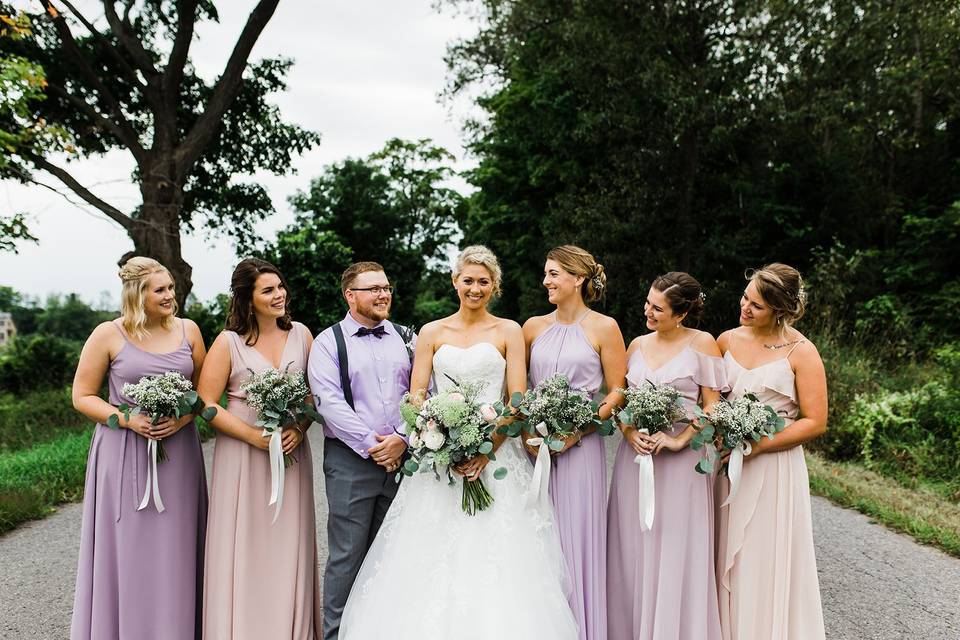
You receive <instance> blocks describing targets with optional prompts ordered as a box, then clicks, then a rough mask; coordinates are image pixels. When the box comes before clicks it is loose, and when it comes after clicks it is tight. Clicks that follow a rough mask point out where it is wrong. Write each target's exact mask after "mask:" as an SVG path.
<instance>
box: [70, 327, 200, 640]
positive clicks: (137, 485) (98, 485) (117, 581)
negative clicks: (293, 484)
mask: <svg viewBox="0 0 960 640" xmlns="http://www.w3.org/2000/svg"><path fill="white" fill-rule="evenodd" d="M118 329H119V327H118ZM124 339H125V340H126V336H124ZM168 371H179V372H180V373H181V374H183V376H184V377H185V378H187V379H189V378H190V377H191V376H192V375H193V355H192V351H191V348H190V343H189V342H188V341H187V339H186V336H184V339H183V342H182V343H181V344H180V346H179V347H177V349H175V350H174V351H171V352H169V353H151V352H148V351H143V350H142V349H139V348H137V347H136V346H134V345H133V344H131V343H130V342H129V341H127V342H126V343H125V344H124V346H123V348H122V349H121V350H120V353H118V354H117V356H116V358H114V359H113V362H111V363H110V370H109V384H110V403H111V404H113V405H115V406H116V405H120V404H121V403H123V402H126V403H127V404H130V405H131V406H132V405H134V402H133V401H132V400H131V399H130V398H127V397H126V396H124V395H123V393H122V389H123V385H124V384H125V383H131V384H136V383H137V382H139V381H140V378H142V377H143V376H153V375H159V374H162V373H166V372H168ZM163 446H164V448H165V449H166V452H167V458H168V459H167V461H166V462H163V463H161V464H160V465H159V466H158V469H157V473H158V476H159V485H160V494H161V497H162V499H163V504H164V507H165V508H166V509H165V511H164V512H163V513H158V512H157V510H156V508H155V506H154V503H153V501H152V500H151V502H150V503H149V504H148V505H147V506H146V508H144V509H143V510H141V511H137V506H138V504H139V503H140V499H141V497H142V496H143V492H144V488H145V486H146V477H147V475H146V472H147V440H146V439H145V438H144V437H143V436H141V435H139V434H137V433H136V432H134V431H132V430H130V429H116V430H115V429H111V428H109V427H107V426H106V425H103V424H98V425H97V426H96V428H95V430H94V432H93V439H92V441H91V443H90V454H89V457H88V459H87V479H86V484H85V486H84V499H83V524H82V526H81V530H80V559H79V562H78V566H77V587H76V593H75V596H74V604H73V621H72V624H71V627H70V638H71V640H130V639H131V638H136V639H137V640H168V639H170V638H177V639H178V640H179V639H181V638H183V639H189V638H196V639H198V640H199V638H200V607H199V602H200V590H201V586H202V584H203V577H202V570H203V541H204V532H205V530H206V516H207V485H206V476H205V475H204V466H203V453H202V451H201V449H200V439H199V437H198V436H197V428H196V426H195V425H194V424H193V422H190V423H189V424H187V425H186V426H184V427H183V428H182V429H180V430H179V431H178V432H176V433H175V434H173V435H172V436H170V437H169V438H165V439H164V441H163Z"/></svg>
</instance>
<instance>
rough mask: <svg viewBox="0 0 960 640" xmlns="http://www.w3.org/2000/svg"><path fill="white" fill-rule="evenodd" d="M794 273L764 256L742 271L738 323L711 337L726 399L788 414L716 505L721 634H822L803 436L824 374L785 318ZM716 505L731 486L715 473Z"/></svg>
mask: <svg viewBox="0 0 960 640" xmlns="http://www.w3.org/2000/svg"><path fill="white" fill-rule="evenodd" d="M805 305H806V292H805V291H804V287H803V279H802V278H801V277H800V273H799V272H798V271H797V270H796V269H794V268H793V267H790V266H788V265H785V264H780V263H774V264H769V265H767V266H765V267H763V268H761V269H757V270H756V271H752V272H748V273H747V286H746V288H745V289H744V291H743V295H742V296H741V298H740V326H739V327H738V328H736V329H731V330H729V331H727V332H725V333H723V334H722V335H721V336H720V338H719V339H718V340H717V342H718V344H719V345H720V350H721V351H723V357H724V364H725V366H726V370H727V379H728V380H729V382H730V386H731V388H732V390H731V392H730V398H731V399H733V398H739V397H742V396H743V395H745V394H747V393H752V394H754V395H756V396H757V398H758V399H759V400H760V402H763V403H764V404H767V405H769V406H771V407H773V408H774V409H775V410H776V411H777V412H778V413H779V414H780V415H782V416H784V417H785V418H786V422H787V426H786V428H785V429H784V430H783V431H781V432H779V433H777V434H775V435H774V437H773V439H772V440H770V439H767V438H763V439H761V440H760V441H759V442H754V443H751V444H752V450H751V452H750V453H749V454H748V455H746V456H745V458H744V462H743V470H742V472H741V476H740V487H739V489H738V491H737V493H736V495H735V496H734V498H733V499H732V500H731V501H730V503H729V504H728V505H726V506H721V507H719V515H718V544H717V581H718V592H719V600H720V624H721V629H722V632H723V640H818V639H820V640H822V638H823V637H824V628H823V612H822V609H821V605H820V585H819V581H818V579H817V562H816V558H815V557H814V549H813V525H812V519H811V514H810V485H809V478H808V476H807V465H806V462H805V461H804V458H803V446H802V445H803V444H804V443H805V442H809V441H810V440H812V439H814V438H816V437H817V436H820V435H822V434H823V433H824V432H825V431H826V428H827V379H826V374H825V373H824V369H823V361H822V360H821V359H820V354H819V353H818V352H817V348H816V347H815V346H814V345H813V343H812V342H810V340H808V339H807V338H806V337H805V336H804V335H803V334H802V333H800V332H799V331H797V330H796V329H794V328H793V323H794V322H796V321H797V320H799V319H800V317H801V316H802V315H803V312H804V308H805ZM717 488H718V491H717V498H718V502H717V504H722V502H723V501H724V500H725V499H726V496H727V495H728V492H729V482H728V481H727V480H726V478H720V479H719V480H718V481H717Z"/></svg>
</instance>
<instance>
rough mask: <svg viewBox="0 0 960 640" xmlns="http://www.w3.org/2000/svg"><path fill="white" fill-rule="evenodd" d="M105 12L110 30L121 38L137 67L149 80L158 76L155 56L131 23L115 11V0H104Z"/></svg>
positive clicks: (121, 42)
mask: <svg viewBox="0 0 960 640" xmlns="http://www.w3.org/2000/svg"><path fill="white" fill-rule="evenodd" d="M103 13H104V15H105V16H106V18H107V24H109V25H110V30H111V31H113V33H114V34H115V35H116V36H117V40H119V41H120V44H122V45H123V48H124V49H126V50H127V53H129V54H130V57H131V59H133V63H134V64H135V65H137V68H138V69H140V71H141V72H143V74H144V75H145V76H146V77H147V82H149V81H150V79H151V78H154V77H156V76H158V75H159V72H158V71H157V68H156V67H155V66H153V58H151V57H150V53H149V52H148V51H147V50H146V49H144V48H143V45H142V44H141V43H140V40H138V39H137V37H136V36H135V35H133V32H131V31H130V29H129V25H130V23H129V22H126V21H121V20H120V17H119V16H117V12H116V11H114V8H113V0H103ZM124 15H125V16H126V15H127V13H126V12H125V14H124Z"/></svg>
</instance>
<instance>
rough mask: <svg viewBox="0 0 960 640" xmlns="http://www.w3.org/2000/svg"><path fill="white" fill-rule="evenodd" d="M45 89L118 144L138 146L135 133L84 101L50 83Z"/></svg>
mask: <svg viewBox="0 0 960 640" xmlns="http://www.w3.org/2000/svg"><path fill="white" fill-rule="evenodd" d="M47 88H48V89H49V90H50V91H51V92H52V93H53V94H55V95H58V96H60V97H61V98H63V99H64V100H66V101H68V102H69V103H70V104H72V105H73V106H75V107H77V108H78V109H79V110H80V111H82V112H83V113H84V114H86V116H87V117H88V118H90V119H91V120H93V121H94V123H95V124H97V125H99V126H100V127H101V128H103V129H106V130H107V131H109V132H110V133H112V134H113V135H115V136H116V137H117V138H118V139H119V140H120V142H122V143H123V144H125V145H126V146H128V147H130V146H131V145H135V144H139V140H138V139H137V137H136V133H135V132H133V131H132V130H131V131H127V130H125V129H124V128H123V127H121V126H120V125H118V124H117V123H116V122H114V121H113V120H111V119H110V118H105V117H103V116H102V115H101V114H100V113H99V112H98V111H97V110H96V109H94V108H93V105H91V104H90V103H89V102H87V101H86V100H83V99H82V98H78V97H77V96H75V95H73V94H71V93H68V92H67V90H66V89H64V88H63V87H61V86H60V85H58V84H54V83H52V82H50V83H48V84H47ZM131 136H132V138H131Z"/></svg>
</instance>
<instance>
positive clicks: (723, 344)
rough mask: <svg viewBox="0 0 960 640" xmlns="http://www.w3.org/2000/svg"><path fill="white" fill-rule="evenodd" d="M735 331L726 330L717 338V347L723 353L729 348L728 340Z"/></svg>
mask: <svg viewBox="0 0 960 640" xmlns="http://www.w3.org/2000/svg"><path fill="white" fill-rule="evenodd" d="M736 331H737V330H736V329H727V330H726V331H724V332H723V333H721V334H720V335H719V336H717V346H718V347H720V351H723V352H724V353H726V352H727V350H728V349H729V348H730V339H731V338H733V336H734V334H735V333H736Z"/></svg>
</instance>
